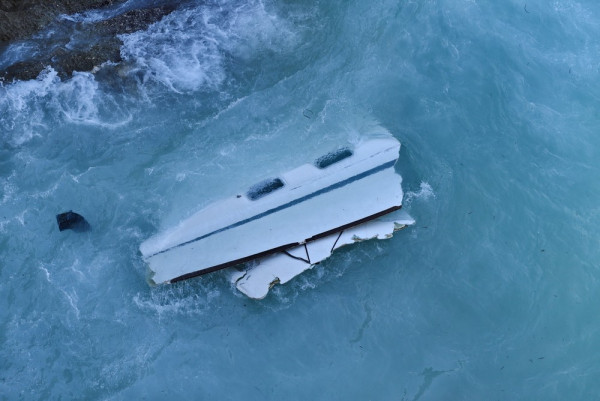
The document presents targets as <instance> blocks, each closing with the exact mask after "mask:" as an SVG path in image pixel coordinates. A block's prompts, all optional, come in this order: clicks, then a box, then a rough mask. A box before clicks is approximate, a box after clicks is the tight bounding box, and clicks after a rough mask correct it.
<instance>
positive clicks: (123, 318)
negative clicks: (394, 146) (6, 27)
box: [0, 0, 600, 401]
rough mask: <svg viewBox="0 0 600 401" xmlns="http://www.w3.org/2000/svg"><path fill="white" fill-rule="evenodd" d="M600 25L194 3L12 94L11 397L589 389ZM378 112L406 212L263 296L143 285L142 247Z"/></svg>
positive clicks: (483, 14)
mask: <svg viewBox="0 0 600 401" xmlns="http://www.w3.org/2000/svg"><path fill="white" fill-rule="evenodd" d="M135 3H136V5H137V4H138V3H139V4H140V5H141V4H143V1H139V0H136V2H135ZM64 18H65V19H70V20H77V21H80V22H82V21H83V22H82V23H85V21H86V20H87V19H89V20H97V19H102V18H103V16H102V14H99V13H88V14H81V15H76V16H68V17H64ZM599 38H600V3H599V2H597V1H595V0H560V1H558V0H557V1H552V0H545V1H542V0H528V1H527V3H526V4H525V2H524V1H516V0H505V1H482V0H421V1H413V0H377V1H363V0H351V1H317V2H306V1H301V0H287V1H271V0H262V1H261V0H222V1H216V0H210V1H197V2H189V3H186V4H184V5H182V6H181V7H180V8H178V9H177V10H176V11H175V12H173V13H172V14H170V15H168V16H167V17H165V18H164V19H163V20H162V21H160V22H158V23H156V24H154V25H152V26H150V27H149V28H148V29H147V30H145V31H142V32H137V33H133V34H129V35H123V36H122V40H123V42H124V45H123V46H122V48H121V55H122V58H123V59H124V62H123V63H122V64H121V65H118V66H107V67H106V68H104V69H101V70H100V71H98V73H97V74H91V73H75V74H74V76H73V78H72V79H70V80H66V81H61V80H60V79H59V78H58V77H57V74H56V72H55V71H54V70H52V69H47V70H45V71H44V72H43V73H42V74H41V75H40V76H39V77H38V79H37V80H32V81H21V82H14V83H5V84H3V85H0V141H1V143H0V144H1V146H0V344H1V348H0V399H6V400H13V399H26V400H30V399H39V400H49V399H86V400H91V399H98V400H113V399H114V400H119V399H150V400H164V399H193V400H198V399H220V400H240V399H249V400H250V399H256V400H265V399H273V400H275V399H277V400H279V399H285V400H293V399H298V400H308V399H321V400H415V401H416V400H591V399H597V398H598V397H599V396H600V384H599V383H600V382H599V381H598V378H599V377H600V354H599V353H598V350H599V349H600V318H599V317H598V316H599V315H598V311H599V308H600V281H599V277H600V269H599V268H600V251H599V249H600V247H599V245H600V229H599V228H598V227H600V135H599V131H600V111H599V110H600V41H599ZM34 51H35V49H34V48H32V46H31V45H29V44H28V43H27V42H21V43H15V44H12V45H11V46H9V47H8V48H6V49H4V52H3V53H2V54H1V55H0V66H2V65H4V66H6V65H8V64H10V63H12V62H14V60H15V59H18V58H19V57H20V56H21V55H23V54H25V53H28V52H34ZM376 125H381V126H384V127H385V128H387V129H388V130H389V131H390V132H391V133H392V134H393V135H394V136H395V137H396V138H398V139H399V140H400V141H401V142H402V144H403V147H402V150H401V154H400V160H399V162H398V164H397V166H396V168H397V169H398V171H399V172H400V173H401V174H402V175H403V178H404V184H403V185H404V189H405V191H406V197H405V204H404V207H405V208H406V210H408V211H409V212H410V213H411V215H412V216H413V217H415V218H416V220H417V224H416V225H415V226H413V227H411V228H408V229H406V230H404V231H401V232H398V233H396V235H395V236H394V237H393V239H391V240H387V241H374V242H373V241H372V242H365V243H361V244H358V245H355V246H352V247H349V248H345V249H343V250H340V251H339V252H337V253H335V254H334V256H333V257H331V258H330V259H328V260H327V261H326V262H324V263H322V264H321V265H318V266H317V267H315V268H314V269H313V270H311V271H309V272H307V273H305V274H303V275H301V276H299V277H297V278H296V279H294V280H293V281H292V282H291V283H288V284H287V285H285V286H278V287H275V288H274V289H273V290H272V292H271V293H270V294H269V296H268V297H267V298H266V299H264V300H262V301H252V300H249V299H247V298H245V297H244V296H242V295H240V294H239V293H238V292H237V291H236V290H235V289H234V288H233V287H232V286H231V285H230V284H229V283H228V282H227V280H226V277H225V275H224V274H221V273H216V274H213V275H208V276H203V277H201V278H198V279H193V280H189V281H186V282H182V283H178V284H175V285H169V286H159V287H150V286H149V285H148V284H147V283H146V267H145V266H144V263H143V261H142V260H141V257H140V254H139V253H138V246H139V244H140V243H141V242H142V241H143V240H145V239H146V238H148V237H150V236H152V235H153V234H155V233H157V232H158V231H160V230H162V229H164V228H166V227H169V226H171V225H173V224H175V223H176V222H178V221H180V220H181V219H183V218H185V217H187V216H189V215H190V214H191V213H193V212H194V211H197V210H199V209H200V208H201V207H202V206H204V205H206V204H208V203H209V202H211V201H214V200H217V199H219V198H221V197H224V196H227V195H231V194H234V193H236V191H238V189H239V188H245V187H247V186H248V185H249V184H252V183H254V182H256V181H259V180H260V179H262V178H264V177H266V176H270V175H272V174H277V173H278V172H280V171H285V170H287V169H288V168H290V167H294V166H297V165H299V164H302V163H304V162H306V161H308V160H312V159H314V157H316V156H318V155H320V154H322V153H323V152H324V151H328V150H331V149H335V148H336V147H338V146H340V145H343V144H346V143H349V142H354V141H356V140H358V138H360V137H361V136H362V135H364V134H365V133H368V131H369V129H370V128H371V127H373V126H376ZM69 209H73V210H75V211H77V212H79V213H81V214H83V215H84V216H85V217H86V218H87V219H88V221H89V222H90V223H91V225H92V227H93V229H92V231H90V232H87V233H74V232H69V231H67V232H59V231H58V229H57V227H56V221H55V215H56V214H57V213H60V212H63V211H66V210H69Z"/></svg>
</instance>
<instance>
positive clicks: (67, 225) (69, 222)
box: [56, 210, 91, 232]
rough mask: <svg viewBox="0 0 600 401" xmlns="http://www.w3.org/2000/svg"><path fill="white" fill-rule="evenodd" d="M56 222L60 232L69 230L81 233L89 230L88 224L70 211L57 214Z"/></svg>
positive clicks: (81, 217)
mask: <svg viewBox="0 0 600 401" xmlns="http://www.w3.org/2000/svg"><path fill="white" fill-rule="evenodd" d="M56 222H57V223H58V229H59V230H60V231H64V230H68V229H71V230H73V231H77V232H82V231H87V230H89V229H90V228H91V227H90V224H89V223H88V222H87V221H86V220H85V219H84V218H83V216H82V215H80V214H77V213H75V212H74V211H72V210H69V211H68V212H65V213H61V214H57V215H56Z"/></svg>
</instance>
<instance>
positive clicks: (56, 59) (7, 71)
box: [0, 0, 175, 82]
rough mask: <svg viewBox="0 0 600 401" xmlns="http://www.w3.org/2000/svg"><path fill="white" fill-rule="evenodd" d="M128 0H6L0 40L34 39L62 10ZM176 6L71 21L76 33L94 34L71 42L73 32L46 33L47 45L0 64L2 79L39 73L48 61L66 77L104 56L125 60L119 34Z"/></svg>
mask: <svg viewBox="0 0 600 401" xmlns="http://www.w3.org/2000/svg"><path fill="white" fill-rule="evenodd" d="M122 2H123V0H87V1H85V0H84V1H73V0H56V1H52V2H48V1H43V0H42V1H40V0H38V1H34V0H22V1H19V0H0V45H7V44H9V43H11V42H14V41H17V40H29V39H30V38H31V37H32V35H35V34H36V33H37V32H40V31H41V30H43V29H45V28H47V27H48V26H51V25H52V24H62V25H67V24H68V23H69V22H68V21H58V20H57V17H58V16H59V15H61V14H73V13H79V12H83V11H87V10H102V9H106V8H108V7H112V6H115V5H118V4H120V3H122ZM174 9H175V7H174V6H173V5H172V3H169V4H166V5H161V6H158V7H151V8H140V9H133V10H129V11H126V12H123V13H121V14H118V15H116V16H113V17H112V18H109V19H105V20H101V21H97V22H89V23H71V25H73V26H72V28H71V29H72V33H71V34H72V35H78V36H79V37H85V38H88V39H87V40H86V41H84V44H83V45H80V46H78V47H77V48H73V46H68V44H69V42H70V38H69V37H68V36H67V37H62V38H59V39H57V38H49V39H45V38H41V39H36V40H37V41H38V42H39V41H42V42H43V41H44V40H46V41H49V42H52V43H42V44H41V45H40V46H38V47H39V48H40V49H43V51H40V52H37V54H35V56H32V57H29V58H26V59H22V60H19V61H17V62H15V63H13V64H12V65H9V66H7V67H6V68H3V69H0V81H4V82H12V81H14V80H29V79H35V78H36V77H37V76H38V75H39V74H40V72H41V71H43V70H44V69H45V68H46V67H49V66H51V67H52V68H54V69H55V70H56V71H57V73H58V76H59V77H61V79H68V78H69V77H70V76H71V75H72V73H73V72H74V71H93V70H94V69H95V68H97V67H98V66H99V65H101V64H102V63H104V62H107V61H111V62H115V63H118V62H120V61H121V54H120V47H121V45H122V42H121V40H120V39H119V38H118V35H119V34H126V33H132V32H136V31H139V30H142V29H145V28H147V27H148V26H149V25H150V24H152V23H154V22H157V21H159V20H161V19H162V18H163V17H164V16H166V15H168V14H169V13H171V12H172V11H173V10H174Z"/></svg>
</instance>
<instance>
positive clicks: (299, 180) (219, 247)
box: [140, 131, 414, 298]
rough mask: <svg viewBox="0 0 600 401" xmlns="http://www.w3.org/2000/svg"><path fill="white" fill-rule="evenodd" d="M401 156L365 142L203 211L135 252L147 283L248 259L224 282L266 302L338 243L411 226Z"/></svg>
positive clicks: (395, 147)
mask: <svg viewBox="0 0 600 401" xmlns="http://www.w3.org/2000/svg"><path fill="white" fill-rule="evenodd" d="M385 132H386V133H387V131H385ZM399 150H400V142H398V141H397V140H396V139H395V138H393V137H392V136H391V135H390V134H389V133H387V135H385V136H384V137H375V138H371V139H366V140H364V141H363V142H361V143H359V144H357V145H355V146H354V147H344V148H341V149H338V150H336V151H334V152H331V153H328V154H326V155H324V156H322V157H320V158H318V159H317V160H316V161H315V162H314V163H312V164H304V165H302V166H300V167H297V168H296V169H294V170H291V171H288V172H286V173H283V174H281V175H280V176H278V177H273V178H270V179H266V180H264V181H261V182H259V183H257V184H255V185H253V186H252V187H250V188H249V189H248V191H247V192H246V193H245V194H244V195H237V196H233V197H231V198H227V199H223V200H221V201H218V202H215V203H213V204H211V205H209V206H207V207H206V208H204V209H202V210H200V211H199V212H197V213H195V214H194V215H192V216H191V217H189V218H187V219H186V220H184V221H182V222H181V223H180V224H178V225H177V226H176V227H173V228H171V229H169V230H167V231H164V232H162V233H159V234H157V235H155V236H153V237H152V238H150V239H148V240H146V241H144V242H143V243H142V244H141V246H140V251H141V253H142V255H143V258H144V260H145V261H146V263H147V264H148V267H149V269H150V272H151V277H150V280H151V282H152V283H155V284H162V283H173V282H176V281H180V280H184V279H188V278H192V277H195V276H199V275H202V274H206V273H210V272H213V271H217V270H221V269H225V268H229V267H232V266H238V265H240V264H242V263H246V262H250V261H254V263H252V264H250V263H247V264H246V265H245V266H243V268H242V269H241V270H239V269H235V268H231V269H229V276H230V279H231V281H232V282H233V283H234V284H236V287H237V288H238V289H239V290H240V291H241V292H243V293H244V294H246V295H248V296H249V297H251V298H263V297H264V296H266V295H267V293H268V291H269V288H271V287H272V286H273V285H275V284H277V283H285V282H287V281H289V280H290V279H292V278H293V277H295V276H297V275H298V274H300V273H301V272H303V271H304V270H307V269H310V268H311V267H312V266H314V265H315V264H317V263H319V262H321V261H322V260H324V259H326V258H327V257H329V256H330V255H331V253H332V252H333V251H334V250H336V249H338V248H339V247H341V246H343V245H347V244H351V243H354V242H358V241H363V240H367V239H375V238H376V239H385V238H390V237H391V236H392V235H393V233H394V231H396V230H398V229H400V228H403V227H405V226H406V225H408V224H413V223H414V220H413V219H412V218H411V217H410V216H409V215H408V214H406V213H405V212H404V211H400V210H399V209H400V208H401V206H402V196H403V193H402V186H401V184H402V177H401V176H400V175H399V174H397V173H396V172H395V171H394V164H395V163H396V160H397V159H398V156H399Z"/></svg>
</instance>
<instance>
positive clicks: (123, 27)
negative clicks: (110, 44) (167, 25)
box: [94, 6, 175, 36]
mask: <svg viewBox="0 0 600 401" xmlns="http://www.w3.org/2000/svg"><path fill="white" fill-rule="evenodd" d="M174 9H175V8H174V7H172V6H163V7H155V8H145V9H139V10H131V11H128V12H126V13H123V14H121V15H118V16H116V17H114V18H111V19H108V20H105V21H99V22H98V23H96V24H94V32H95V33H96V34H98V35H104V36H115V35H119V34H124V33H133V32H136V31H140V30H142V29H146V28H147V27H148V26H149V25H150V24H153V23H155V22H158V21H160V20H161V19H162V18H163V17H164V16H165V15H167V14H170V13H171V12H172V11H173V10H174Z"/></svg>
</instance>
